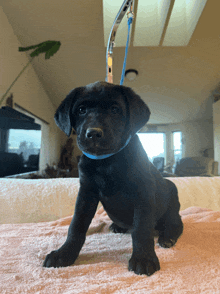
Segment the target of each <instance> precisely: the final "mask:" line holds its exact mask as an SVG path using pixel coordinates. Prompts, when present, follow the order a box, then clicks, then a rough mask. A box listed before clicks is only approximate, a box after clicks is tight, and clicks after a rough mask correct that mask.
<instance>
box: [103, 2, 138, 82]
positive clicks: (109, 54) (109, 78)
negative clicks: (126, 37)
mask: <svg viewBox="0 0 220 294" xmlns="http://www.w3.org/2000/svg"><path fill="white" fill-rule="evenodd" d="M134 1H135V0H124V2H123V4H122V6H121V7H120V9H119V12H118V14H117V16H116V18H115V20H114V22H113V25H112V28H111V31H110V34H109V38H108V44H107V49H106V78H105V81H106V82H108V83H111V84H112V83H113V48H114V44H115V37H116V33H117V29H118V27H119V25H120V23H121V21H122V19H123V17H124V15H125V13H126V11H127V9H128V8H129V6H130V13H131V11H132V6H133V5H134ZM130 13H129V14H130Z"/></svg>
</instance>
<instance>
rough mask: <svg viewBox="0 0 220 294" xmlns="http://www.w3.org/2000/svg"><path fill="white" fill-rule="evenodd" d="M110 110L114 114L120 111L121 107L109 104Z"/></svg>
mask: <svg viewBox="0 0 220 294" xmlns="http://www.w3.org/2000/svg"><path fill="white" fill-rule="evenodd" d="M111 112H112V113H114V114H117V113H120V112H121V108H120V107H118V106H117V105H112V106H111Z"/></svg>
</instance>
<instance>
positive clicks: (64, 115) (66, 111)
mask: <svg viewBox="0 0 220 294" xmlns="http://www.w3.org/2000/svg"><path fill="white" fill-rule="evenodd" d="M82 89H83V87H78V88H75V89H73V90H72V91H71V92H70V93H69V94H68V95H67V96H66V98H65V99H64V100H63V101H62V102H61V104H60V106H59V107H58V108H57V110H56V113H55V115H54V119H55V122H56V124H57V126H58V127H59V128H60V129H61V130H62V131H63V132H64V133H65V134H66V135H67V136H68V137H69V136H70V134H71V131H72V122H71V110H72V107H73V105H74V103H75V102H76V100H77V98H78V97H79V93H80V92H81V91H80V90H82Z"/></svg>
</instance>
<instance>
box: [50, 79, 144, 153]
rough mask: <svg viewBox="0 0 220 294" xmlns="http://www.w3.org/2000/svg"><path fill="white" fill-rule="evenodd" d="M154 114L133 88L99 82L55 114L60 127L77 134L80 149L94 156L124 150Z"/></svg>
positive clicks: (72, 94)
mask: <svg viewBox="0 0 220 294" xmlns="http://www.w3.org/2000/svg"><path fill="white" fill-rule="evenodd" d="M149 117H150V110H149V108H148V107H147V105H146V104H145V103H144V102H143V101H142V100H141V98H140V96H138V95H137V94H135V93H134V92H133V91H132V90H131V89H130V88H128V87H124V86H118V85H113V84H109V83H106V82H96V83H93V84H89V85H87V86H85V87H78V88H75V89H73V90H72V91H71V92H70V93H69V94H68V95H67V97H66V98H65V99H64V100H63V101H62V103H61V105H60V106H59V107H58V109H57V111H56V113H55V121H56V124H57V125H58V127H59V128H60V129H61V130H62V131H64V132H65V134H66V135H67V136H70V134H71V131H72V128H73V129H74V130H75V131H76V134H77V143H78V146H79V148H80V149H81V150H82V151H83V152H86V153H90V154H92V155H105V154H109V153H115V152H117V151H118V150H120V149H121V148H122V147H123V146H124V145H125V143H126V141H127V140H128V138H129V137H130V136H132V135H134V134H135V133H136V132H137V131H138V130H140V129H141V128H142V127H143V126H144V125H145V124H146V123H147V121H148V120H149Z"/></svg>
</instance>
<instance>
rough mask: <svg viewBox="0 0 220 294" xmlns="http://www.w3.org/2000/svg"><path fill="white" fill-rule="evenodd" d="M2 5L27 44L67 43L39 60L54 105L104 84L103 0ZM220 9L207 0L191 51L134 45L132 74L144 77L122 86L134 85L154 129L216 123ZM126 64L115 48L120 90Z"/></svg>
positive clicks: (16, 0)
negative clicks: (91, 85)
mask: <svg viewBox="0 0 220 294" xmlns="http://www.w3.org/2000/svg"><path fill="white" fill-rule="evenodd" d="M136 1H137V0H136ZM122 2H123V1H119V7H120V6H121V4H122ZM0 5H1V6H2V8H3V11H4V13H5V14H6V16H7V18H8V20H9V22H10V24H11V26H12V28H13V30H14V33H15V35H16V36H17V38H18V40H19V42H20V43H21V45H22V46H29V45H33V44H38V43H40V42H43V41H46V40H56V41H60V42H61V44H62V45H61V47H60V50H59V51H58V52H57V53H56V55H54V56H53V57H52V58H51V59H49V60H47V61H45V60H44V58H43V57H38V58H36V59H35V60H34V61H33V66H34V69H35V71H36V73H37V75H38V77H39V80H40V81H41V83H42V84H43V86H44V88H45V90H46V92H47V94H48V96H49V97H50V99H51V101H52V102H53V104H54V105H55V106H56V107H57V106H58V105H59V103H60V102H61V100H63V99H64V98H65V96H66V95H67V94H68V92H69V91H70V90H71V89H72V88H74V87H78V86H82V85H86V84H88V83H92V82H95V81H97V80H105V51H106V48H105V45H104V29H103V6H102V1H101V0H93V1H91V0H87V1H86V0H80V1H76V0H65V1H58V0H53V1H50V0H35V1H30V0H8V1H5V0H0ZM219 11H220V1H219V0H208V1H207V3H206V5H205V8H204V10H203V12H202V14H201V16H200V18H199V21H198V24H197V26H196V29H195V31H194V33H193V35H192V38H191V39H190V42H189V44H188V45H187V46H184V47H177V46H173V47H168V46H165V47H164V46H156V47H137V46H133V44H132V43H131V45H130V48H129V54H128V60H127V69H128V68H134V69H136V70H138V72H139V75H138V77H137V79H136V80H135V81H133V82H130V81H128V80H126V79H125V82H124V85H125V86H130V87H132V88H133V89H134V90H135V91H136V92H137V93H138V94H140V95H141V97H142V99H143V100H144V101H145V102H146V103H147V104H148V105H149V107H150V109H151V112H152V116H151V119H150V122H149V123H152V124H168V123H179V122H183V121H190V120H195V119H209V118H211V117H212V93H213V91H214V90H215V89H216V87H217V86H218V84H219V82H220V17H219ZM126 33H127V32H125V34H126ZM135 34H138V31H136V32H135ZM116 40H117V37H116ZM22 54H26V53H22ZM123 58H124V47H116V48H115V49H114V67H113V75H114V83H116V84H118V83H119V81H120V75H121V70H122V63H123Z"/></svg>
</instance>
